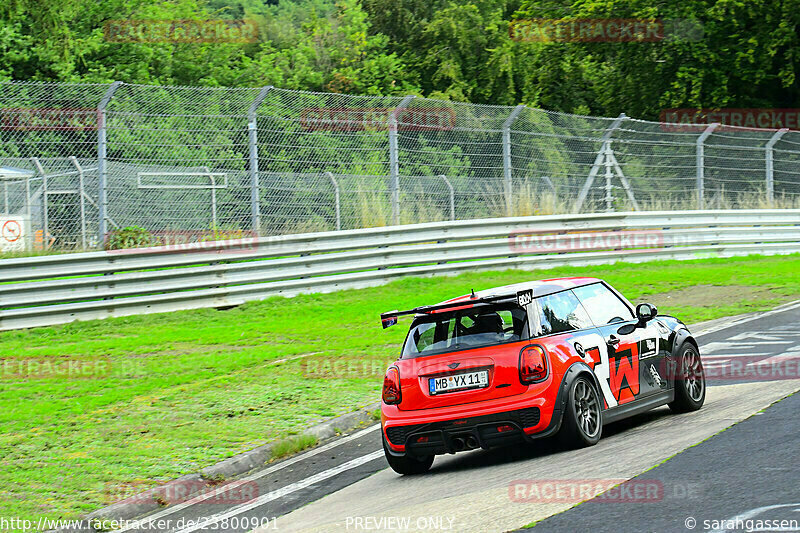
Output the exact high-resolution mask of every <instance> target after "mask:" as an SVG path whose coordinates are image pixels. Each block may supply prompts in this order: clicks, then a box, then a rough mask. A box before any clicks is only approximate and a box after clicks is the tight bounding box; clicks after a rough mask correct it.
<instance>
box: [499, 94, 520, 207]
mask: <svg viewBox="0 0 800 533" xmlns="http://www.w3.org/2000/svg"><path fill="white" fill-rule="evenodd" d="M523 109H525V105H524V104H520V105H518V106H517V107H515V108H514V109H513V110H512V111H511V114H510V115H508V118H507V119H506V121H505V122H503V195H504V196H505V197H506V216H509V217H510V216H513V215H514V203H513V199H512V198H511V194H512V188H511V187H512V182H511V124H512V123H513V122H514V120H516V118H517V115H519V114H520V112H521V111H522V110H523Z"/></svg>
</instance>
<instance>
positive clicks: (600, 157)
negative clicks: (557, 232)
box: [572, 113, 628, 213]
mask: <svg viewBox="0 0 800 533" xmlns="http://www.w3.org/2000/svg"><path fill="white" fill-rule="evenodd" d="M626 118H628V117H627V116H626V115H625V113H620V114H619V116H618V117H617V118H616V119H614V122H612V123H611V125H610V126H609V127H608V129H606V131H605V133H604V134H603V137H602V138H601V139H600V142H601V143H602V144H601V145H600V151H599V152H597V157H595V158H594V163H593V164H592V169H591V170H590V171H589V175H588V176H587V177H586V181H585V182H584V183H583V188H582V189H581V192H580V194H578V199H577V200H575V204H574V205H573V207H572V211H573V212H574V213H580V212H581V208H582V207H583V202H584V201H586V196H587V195H588V194H589V189H591V188H592V183H594V179H595V177H597V173H598V172H600V166H601V165H602V164H603V161H604V160H605V159H607V158H606V153H607V145H608V143H609V142H610V141H611V136H612V135H614V131H615V130H616V129H617V128H619V126H620V124H622V121H623V120H625V119H626Z"/></svg>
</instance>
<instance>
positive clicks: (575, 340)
mask: <svg viewBox="0 0 800 533" xmlns="http://www.w3.org/2000/svg"><path fill="white" fill-rule="evenodd" d="M536 308H537V309H536V315H535V316H537V318H538V320H537V323H536V325H535V326H533V330H534V331H537V335H538V338H537V342H540V343H542V344H543V345H544V346H545V348H546V349H547V350H548V352H549V353H551V354H553V355H554V356H556V357H562V359H563V360H566V359H567V358H569V357H572V356H574V355H577V356H578V357H580V358H581V359H583V361H584V362H585V363H586V364H587V365H588V366H589V368H591V369H592V371H593V372H594V373H595V375H596V376H597V381H598V383H599V385H600V389H601V390H600V393H601V395H602V397H603V404H604V408H606V409H607V408H612V407H616V406H617V401H616V398H615V397H614V395H613V393H612V392H611V388H610V386H609V375H610V367H611V365H610V364H609V358H608V350H607V348H606V341H605V339H604V338H603V335H602V334H601V333H600V331H599V330H598V329H597V328H596V327H595V326H594V323H593V322H592V320H591V319H590V318H589V315H588V313H586V310H585V309H584V308H583V306H582V305H581V303H580V301H579V300H578V297H577V296H576V295H575V294H574V293H573V292H572V291H571V290H564V291H560V292H556V293H553V294H549V295H546V296H541V297H538V298H536ZM568 347H571V349H570V348H568ZM563 350H568V353H563V352H562V351H563ZM560 378H561V376H559V379H560Z"/></svg>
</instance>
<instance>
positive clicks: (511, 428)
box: [497, 424, 514, 433]
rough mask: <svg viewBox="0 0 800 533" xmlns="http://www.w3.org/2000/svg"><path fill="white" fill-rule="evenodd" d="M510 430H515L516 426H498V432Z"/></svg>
mask: <svg viewBox="0 0 800 533" xmlns="http://www.w3.org/2000/svg"><path fill="white" fill-rule="evenodd" d="M509 431H514V426H509V425H508V424H506V425H504V426H497V432H498V433H507V432H509Z"/></svg>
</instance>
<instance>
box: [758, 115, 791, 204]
mask: <svg viewBox="0 0 800 533" xmlns="http://www.w3.org/2000/svg"><path fill="white" fill-rule="evenodd" d="M787 131H789V128H781V129H779V130H778V131H776V132H775V134H774V135H773V136H772V137H770V139H769V141H767V145H766V146H765V147H764V149H765V151H766V161H767V205H768V206H769V207H773V204H774V203H775V179H774V174H775V159H774V157H775V154H774V153H773V150H772V149H773V147H774V146H775V143H777V142H778V141H779V140H781V137H783V136H784V135H786V132H787Z"/></svg>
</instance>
